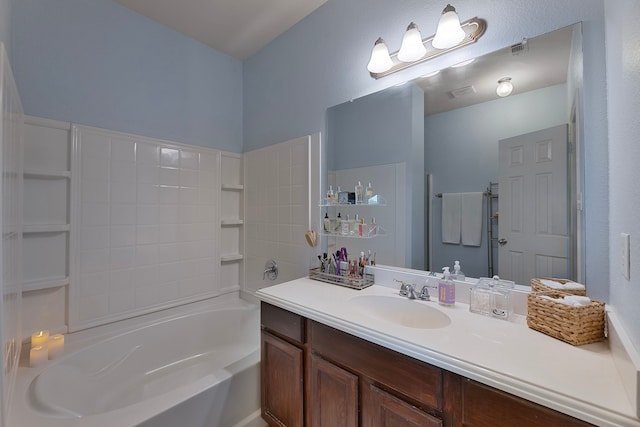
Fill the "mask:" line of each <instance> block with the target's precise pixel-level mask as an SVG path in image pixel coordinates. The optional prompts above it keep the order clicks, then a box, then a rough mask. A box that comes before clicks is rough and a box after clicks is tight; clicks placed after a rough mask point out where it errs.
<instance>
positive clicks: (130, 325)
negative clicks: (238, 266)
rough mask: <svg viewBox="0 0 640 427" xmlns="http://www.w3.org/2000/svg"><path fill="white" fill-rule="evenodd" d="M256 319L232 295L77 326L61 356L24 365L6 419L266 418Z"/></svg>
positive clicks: (219, 424) (152, 425)
mask: <svg viewBox="0 0 640 427" xmlns="http://www.w3.org/2000/svg"><path fill="white" fill-rule="evenodd" d="M220 298H223V297H220ZM259 322H260V319H259V308H258V307H257V306H255V305H252V304H249V303H246V302H244V301H242V300H240V299H237V298H233V299H230V298H226V297H225V298H224V299H223V300H219V299H218V298H216V299H214V300H212V301H206V302H200V303H195V304H190V305H188V306H184V307H178V308H175V309H171V310H167V311H166V312H164V313H154V314H152V315H148V316H142V317H140V318H137V319H129V320H127V321H124V322H118V323H117V324H114V325H109V326H107V327H100V328H96V329H95V330H87V331H82V332H78V333H77V334H70V335H68V336H67V338H66V341H68V344H66V347H67V350H68V351H66V352H65V356H64V357H62V358H60V359H58V360H52V361H49V362H48V363H47V364H46V365H45V366H43V367H41V368H28V367H22V368H20V369H19V372H18V381H17V382H18V385H17V389H16V395H15V398H14V405H13V407H12V408H11V409H10V413H9V417H10V418H9V425H11V426H15V427H22V426H25V427H27V426H28V427H38V426H47V427H58V426H65V427H67V426H69V427H85V426H86V427H103V426H104V427H114V426H118V427H125V426H144V427H165V426H166V427H174V426H179V427H205V426H206V427H241V426H242V427H254V426H264V425H265V423H264V422H263V421H262V420H261V419H260V391H259V390H260V387H259V361H260V360H259V359H260V351H259V346H260V344H259V331H260V327H259Z"/></svg>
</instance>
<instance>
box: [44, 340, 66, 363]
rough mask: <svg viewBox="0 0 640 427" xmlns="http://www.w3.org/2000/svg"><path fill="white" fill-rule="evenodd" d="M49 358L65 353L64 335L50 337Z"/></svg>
mask: <svg viewBox="0 0 640 427" xmlns="http://www.w3.org/2000/svg"><path fill="white" fill-rule="evenodd" d="M48 347H49V359H55V358H56V357H60V356H62V353H64V335H62V334H55V335H51V336H50V337H49V345H48Z"/></svg>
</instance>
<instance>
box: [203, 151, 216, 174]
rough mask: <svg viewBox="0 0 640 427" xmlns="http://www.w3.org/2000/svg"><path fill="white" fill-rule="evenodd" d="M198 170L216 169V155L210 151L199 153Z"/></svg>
mask: <svg viewBox="0 0 640 427" xmlns="http://www.w3.org/2000/svg"><path fill="white" fill-rule="evenodd" d="M200 170H201V171H217V170H218V157H217V156H216V155H214V154H210V153H200Z"/></svg>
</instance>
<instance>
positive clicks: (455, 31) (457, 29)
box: [431, 4, 467, 49]
mask: <svg viewBox="0 0 640 427" xmlns="http://www.w3.org/2000/svg"><path fill="white" fill-rule="evenodd" d="M466 36H467V34H466V33H465V32H464V30H463V29H462V27H461V26H460V18H458V14H457V13H456V9H455V8H454V7H453V6H451V5H450V4H448V5H447V7H445V8H444V10H443V11H442V16H440V21H438V28H437V29H436V35H435V37H434V38H433V40H432V41H431V45H432V46H433V47H435V48H436V49H449V48H452V47H454V46H455V45H457V44H458V43H460V42H461V41H462V40H464V38H465V37H466Z"/></svg>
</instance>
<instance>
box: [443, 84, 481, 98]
mask: <svg viewBox="0 0 640 427" xmlns="http://www.w3.org/2000/svg"><path fill="white" fill-rule="evenodd" d="M474 93H476V88H474V87H473V86H464V87H461V88H458V89H454V90H452V91H451V92H449V96H450V97H451V98H452V99H455V98H462V97H463V96H469V95H473V94H474Z"/></svg>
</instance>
